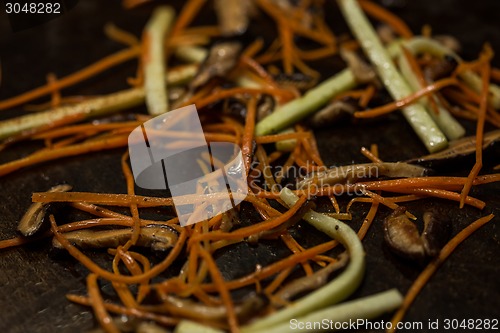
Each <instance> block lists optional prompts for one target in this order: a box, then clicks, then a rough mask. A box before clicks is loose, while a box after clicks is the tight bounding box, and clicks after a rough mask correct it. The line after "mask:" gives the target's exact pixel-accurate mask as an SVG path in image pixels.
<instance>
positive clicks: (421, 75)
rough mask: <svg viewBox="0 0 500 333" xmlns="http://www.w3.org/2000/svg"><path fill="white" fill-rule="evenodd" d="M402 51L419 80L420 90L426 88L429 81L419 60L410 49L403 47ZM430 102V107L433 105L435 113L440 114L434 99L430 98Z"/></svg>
mask: <svg viewBox="0 0 500 333" xmlns="http://www.w3.org/2000/svg"><path fill="white" fill-rule="evenodd" d="M401 49H402V50H403V55H404V57H405V58H406V60H407V61H408V64H410V68H411V70H412V72H413V73H414V74H415V76H416V78H417V80H418V83H419V84H420V88H423V87H425V86H426V85H427V81H426V80H425V77H424V73H423V72H422V69H421V68H420V66H419V65H418V63H417V59H415V57H414V56H413V54H412V53H411V52H410V51H408V49H407V48H406V47H404V46H403V47H401ZM428 100H429V102H430V105H431V107H432V109H433V111H434V113H435V114H439V108H438V106H437V104H436V101H435V100H434V98H432V97H429V98H428Z"/></svg>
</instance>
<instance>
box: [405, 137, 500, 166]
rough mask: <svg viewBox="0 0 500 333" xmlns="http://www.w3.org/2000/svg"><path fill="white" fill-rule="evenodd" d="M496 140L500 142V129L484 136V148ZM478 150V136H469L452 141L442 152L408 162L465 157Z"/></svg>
mask: <svg viewBox="0 0 500 333" xmlns="http://www.w3.org/2000/svg"><path fill="white" fill-rule="evenodd" d="M496 142H500V130H494V131H490V132H487V133H485V134H484V138H483V149H486V148H488V147H490V146H492V145H493V144H495V143H496ZM475 151H476V136H475V135H473V136H468V137H465V138H462V139H458V140H454V141H451V142H450V144H449V146H448V148H447V149H445V150H442V151H440V152H437V153H434V154H430V155H426V156H423V157H419V158H416V159H412V160H409V161H407V163H413V162H419V163H421V162H424V163H425V162H435V161H442V160H451V159H453V158H455V157H463V156H467V155H471V154H473V153H474V152H475Z"/></svg>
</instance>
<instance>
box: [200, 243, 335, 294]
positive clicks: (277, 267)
mask: <svg viewBox="0 0 500 333" xmlns="http://www.w3.org/2000/svg"><path fill="white" fill-rule="evenodd" d="M337 244H338V242H336V241H329V242H326V243H323V244H320V245H317V246H315V247H312V248H310V249H307V250H305V251H304V252H300V253H297V254H292V255H290V256H288V257H286V258H284V259H282V260H280V261H277V262H275V263H273V264H270V265H268V266H266V267H263V268H262V269H260V270H257V271H255V272H254V273H251V274H248V275H245V276H243V277H241V278H239V279H236V280H232V281H227V282H226V286H227V288H229V289H230V290H233V289H238V288H241V287H244V286H248V285H251V284H253V283H255V281H260V280H262V279H265V278H267V277H269V276H272V275H274V274H276V273H278V272H281V271H282V270H284V269H287V268H289V267H293V266H295V265H297V264H299V263H301V262H303V261H305V260H309V259H312V258H314V257H315V256H316V255H318V254H321V253H324V252H326V251H329V250H331V249H332V248H334V247H335V246H336V245H337ZM202 288H203V290H205V291H207V292H213V291H216V290H217V288H216V286H215V284H213V283H209V284H205V285H202Z"/></svg>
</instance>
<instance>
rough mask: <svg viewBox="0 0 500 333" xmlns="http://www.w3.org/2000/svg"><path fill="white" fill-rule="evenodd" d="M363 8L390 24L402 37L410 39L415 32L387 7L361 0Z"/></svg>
mask: <svg viewBox="0 0 500 333" xmlns="http://www.w3.org/2000/svg"><path fill="white" fill-rule="evenodd" d="M359 5H360V6H361V8H362V9H363V10H364V11H365V12H366V13H367V14H368V15H370V16H372V17H374V18H375V19H377V20H380V21H382V22H384V23H386V24H387V25H389V26H390V27H391V28H392V29H393V30H394V31H395V32H396V33H397V34H399V35H400V36H401V37H403V38H405V39H408V38H411V37H413V33H412V32H411V30H410V28H409V27H408V26H407V25H406V23H405V22H404V21H403V20H401V19H400V18H399V17H397V16H396V15H394V14H392V13H391V12H389V11H388V10H386V9H385V8H383V7H381V6H379V5H377V4H376V3H374V2H372V1H369V0H359Z"/></svg>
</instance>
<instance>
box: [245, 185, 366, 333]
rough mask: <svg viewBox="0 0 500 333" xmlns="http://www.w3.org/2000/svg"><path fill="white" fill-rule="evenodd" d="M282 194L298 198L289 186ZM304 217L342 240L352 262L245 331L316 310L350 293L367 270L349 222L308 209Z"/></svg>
mask: <svg viewBox="0 0 500 333" xmlns="http://www.w3.org/2000/svg"><path fill="white" fill-rule="evenodd" d="M280 198H281V200H283V201H284V202H285V203H286V204H287V205H288V206H289V207H291V206H293V205H294V204H295V202H297V200H298V199H299V198H298V197H297V196H296V195H295V194H294V193H293V192H292V191H291V190H290V189H288V188H286V187H285V188H284V189H283V190H282V191H281V193H280ZM303 219H304V220H305V221H307V222H308V223H309V224H310V225H312V226H313V227H315V228H316V229H318V230H319V231H322V232H324V233H325V234H327V235H328V236H330V237H332V238H333V239H336V240H337V241H339V242H340V243H341V244H342V245H344V246H345V248H346V249H347V251H348V252H349V265H348V266H347V268H346V269H345V270H344V271H343V272H342V273H341V274H340V275H339V276H337V277H336V278H335V279H333V280H332V281H331V282H329V283H328V284H327V285H325V286H324V287H322V288H320V289H318V290H316V291H314V292H312V293H310V294H308V295H307V296H305V297H303V298H301V299H299V300H298V301H296V302H295V303H293V304H292V305H290V306H288V307H286V308H284V309H283V310H280V311H278V312H275V313H273V314H271V315H269V316H267V317H266V318H263V319H261V320H258V321H257V322H255V323H253V324H251V325H249V326H247V327H246V328H245V331H246V332H249V333H250V332H255V331H258V330H262V332H264V331H265V332H267V330H269V329H270V328H271V327H272V326H275V325H279V324H282V323H285V322H288V321H289V320H290V319H292V318H297V317H300V316H304V315H307V314H309V313H311V312H313V311H315V310H318V309H321V308H324V307H327V306H329V305H332V304H335V303H338V302H340V301H342V300H343V299H345V298H347V297H348V296H349V295H351V294H352V293H353V292H354V291H355V290H356V289H357V288H358V286H359V284H360V283H361V280H362V279H363V274H364V270H365V252H364V250H363V245H361V241H360V240H359V238H358V235H356V233H355V232H354V230H352V228H351V227H350V226H348V225H347V224H345V223H343V222H340V221H339V220H337V219H334V218H332V217H329V216H326V215H323V214H320V213H316V212H315V211H312V210H310V211H308V212H307V213H306V214H304V217H303Z"/></svg>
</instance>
